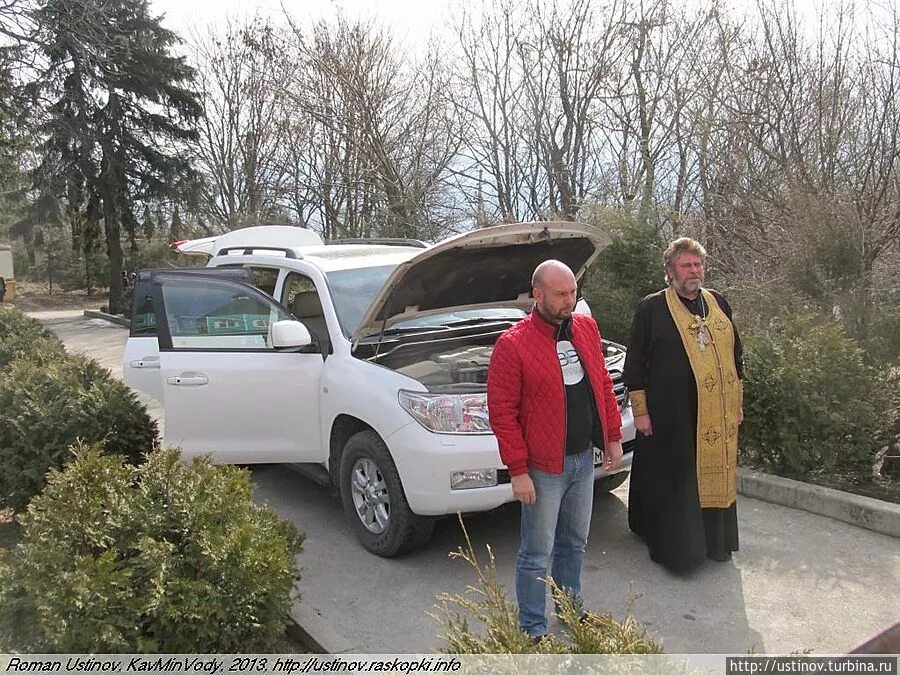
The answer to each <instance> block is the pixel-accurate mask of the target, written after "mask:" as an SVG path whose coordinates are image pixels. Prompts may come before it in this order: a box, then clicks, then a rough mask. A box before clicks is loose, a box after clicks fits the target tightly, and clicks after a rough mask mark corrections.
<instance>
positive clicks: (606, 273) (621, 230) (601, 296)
mask: <svg viewBox="0 0 900 675" xmlns="http://www.w3.org/2000/svg"><path fill="white" fill-rule="evenodd" d="M586 222H588V223H590V224H592V225H595V226H596V227H598V228H600V229H601V230H604V231H606V232H609V233H610V234H611V236H612V243H611V244H610V245H609V246H607V247H606V248H605V249H603V251H602V252H601V253H600V255H599V256H597V259H596V260H595V261H594V263H593V264H592V265H591V267H590V269H589V270H588V272H587V275H586V276H585V280H584V286H583V288H582V294H583V295H584V297H585V299H586V300H587V301H588V304H589V305H590V306H591V310H592V313H593V315H594V317H595V318H596V319H597V322H598V323H599V325H600V328H601V330H602V331H603V337H605V338H608V339H610V340H614V341H616V342H621V343H623V344H626V345H627V344H628V340H629V337H630V333H631V320H632V318H633V316H634V308H635V306H636V305H637V303H638V302H639V301H640V300H641V298H643V297H644V296H645V295H647V294H649V293H653V292H655V291H658V290H660V289H661V288H663V287H664V286H665V279H664V275H663V267H662V251H663V249H665V244H664V243H663V242H662V240H661V239H660V238H659V236H658V235H657V234H656V231H655V230H654V229H653V228H652V227H650V226H649V225H644V224H641V223H639V222H637V221H635V220H633V219H631V218H630V217H629V216H628V215H627V214H625V213H622V212H620V211H615V210H611V209H603V210H596V209H595V210H594V211H593V212H592V213H590V214H588V216H587V220H586Z"/></svg>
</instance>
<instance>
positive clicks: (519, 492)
mask: <svg viewBox="0 0 900 675" xmlns="http://www.w3.org/2000/svg"><path fill="white" fill-rule="evenodd" d="M620 449H621V448H620ZM510 482H511V483H512V490H513V497H515V498H516V499H518V500H519V501H520V502H522V503H523V504H534V501H535V498H536V497H535V493H534V483H533V482H532V480H531V476H529V475H528V474H527V473H520V474H519V475H518V476H513V477H512V478H510Z"/></svg>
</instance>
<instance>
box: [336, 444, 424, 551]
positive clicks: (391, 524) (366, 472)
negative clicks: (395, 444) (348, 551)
mask: <svg viewBox="0 0 900 675" xmlns="http://www.w3.org/2000/svg"><path fill="white" fill-rule="evenodd" d="M340 488H341V502H342V503H343V506H344V513H345V514H346V515H347V518H348V519H349V520H350V523H351V526H352V527H353V530H354V532H355V533H356V536H357V537H358V538H359V540H360V542H362V545H363V546H364V547H365V548H366V550H368V551H371V552H372V553H374V554H375V555H379V556H381V557H383V558H390V557H393V556H395V555H397V554H400V553H404V552H406V551H411V550H413V549H416V548H420V547H422V546H424V545H425V543H426V542H427V541H428V540H429V539H430V538H431V532H432V530H433V529H434V519H432V518H425V517H422V516H417V515H416V514H415V513H413V512H412V510H411V509H410V508H409V504H408V503H407V501H406V495H405V494H404V492H403V484H402V483H401V482H400V474H399V473H398V472H397V467H396V466H395V465H394V460H393V459H392V458H391V454H390V451H388V449H387V446H386V445H385V444H384V441H383V440H381V438H380V437H379V436H378V434H376V433H375V432H374V431H360V432H359V433H357V434H354V435H353V436H351V437H350V440H348V441H347V444H346V445H345V446H344V452H343V453H342V454H341V469H340Z"/></svg>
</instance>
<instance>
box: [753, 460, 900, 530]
mask: <svg viewBox="0 0 900 675" xmlns="http://www.w3.org/2000/svg"><path fill="white" fill-rule="evenodd" d="M738 492H740V493H741V494H743V495H745V496H747V497H753V498H754V499H760V500H762V501H765V502H771V503H772V504H779V505H781V506H788V507H790V508H792V509H800V510H801V511H809V512H810V513H815V514H817V515H820V516H826V517H828V518H834V519H835V520H840V521H842V522H845V523H849V524H850V525H856V526H857V527H862V528H864V529H866V530H872V531H873V532H878V533H880V534H886V535H888V536H890V537H900V504H892V503H890V502H883V501H880V500H878V499H873V498H872V497H864V496H862V495H855V494H852V493H850V492H842V491H841V490H834V489H832V488H827V487H822V486H821V485H812V484H810V483H801V482H800V481H796V480H791V479H790V478H782V477H781V476H772V475H770V474H765V473H760V472H759V471H750V470H747V469H739V470H738Z"/></svg>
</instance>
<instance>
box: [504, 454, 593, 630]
mask: <svg viewBox="0 0 900 675" xmlns="http://www.w3.org/2000/svg"><path fill="white" fill-rule="evenodd" d="M529 474H530V475H531V480H532V482H533V483H534V489H535V494H536V499H535V502H534V504H522V525H521V540H522V541H521V544H520V545H519V555H518V558H517V559H516V598H517V599H518V602H519V626H520V627H521V628H522V630H523V631H525V632H526V633H528V634H529V635H531V636H539V635H544V634H545V633H546V632H547V612H546V608H547V603H546V592H547V584H546V581H545V580H546V579H547V572H548V570H550V563H551V558H552V563H553V568H552V571H551V572H550V576H552V577H553V579H554V580H555V581H556V583H557V585H558V586H559V587H560V588H561V589H563V590H565V591H566V592H567V593H568V594H569V595H570V596H571V597H572V598H573V600H574V601H575V602H576V603H580V602H581V563H582V560H584V549H585V546H586V545H587V538H588V530H589V529H590V527H591V509H592V507H593V505H594V453H593V450H591V449H590V448H588V449H587V450H585V451H584V452H580V453H578V454H577V455H566V458H565V462H564V465H563V472H562V474H559V475H557V474H554V473H546V472H544V471H538V470H536V469H530V470H529Z"/></svg>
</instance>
